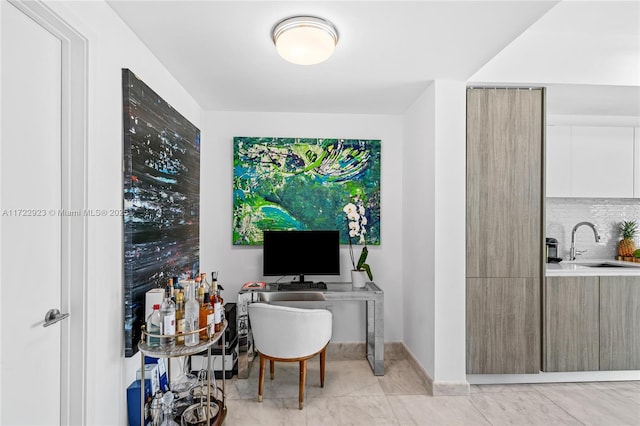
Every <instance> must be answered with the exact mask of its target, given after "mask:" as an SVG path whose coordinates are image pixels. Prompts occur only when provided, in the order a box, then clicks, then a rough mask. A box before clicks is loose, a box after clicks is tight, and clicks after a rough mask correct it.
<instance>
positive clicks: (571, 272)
mask: <svg viewBox="0 0 640 426" xmlns="http://www.w3.org/2000/svg"><path fill="white" fill-rule="evenodd" d="M603 263H605V264H607V265H611V266H610V267H596V268H594V267H592V266H587V265H598V264H603ZM616 265H618V266H616ZM604 275H625V276H629V275H638V276H640V263H632V262H623V261H620V260H609V259H582V260H574V261H569V260H563V261H562V262H560V263H547V268H546V276H547V277H570V276H581V277H585V276H604Z"/></svg>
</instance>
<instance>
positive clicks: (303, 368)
mask: <svg viewBox="0 0 640 426" xmlns="http://www.w3.org/2000/svg"><path fill="white" fill-rule="evenodd" d="M306 378H307V360H306V359H303V360H302V361H300V389H299V392H298V408H299V409H300V410H302V407H303V405H304V382H305V381H306Z"/></svg>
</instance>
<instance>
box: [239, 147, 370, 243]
mask: <svg viewBox="0 0 640 426" xmlns="http://www.w3.org/2000/svg"><path fill="white" fill-rule="evenodd" d="M380 145H381V142H380V140H369V139H313V138H308V139H307V138H271V137H235V138H234V151H233V166H234V176H233V244H235V245H259V244H262V231H263V230H267V229H269V230H279V229H300V230H324V229H338V230H340V242H341V243H342V244H347V243H348V241H349V224H348V221H347V217H346V215H345V212H346V210H345V208H346V209H349V207H350V206H358V211H359V212H360V214H361V215H362V216H363V217H364V218H366V219H365V221H364V223H365V224H366V234H365V235H364V239H362V238H359V239H358V240H355V241H354V243H360V244H362V243H366V244H370V245H377V244H380ZM361 223H362V221H361Z"/></svg>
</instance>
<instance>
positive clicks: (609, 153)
mask: <svg viewBox="0 0 640 426" xmlns="http://www.w3.org/2000/svg"><path fill="white" fill-rule="evenodd" d="M546 142H547V144H546V145H547V155H546V191H547V193H546V195H547V197H583V198H633V197H634V191H635V193H640V187H639V188H636V185H635V180H637V176H638V174H639V173H640V170H638V166H640V164H638V163H639V162H638V161H637V160H636V158H635V157H636V155H638V154H640V153H637V152H636V151H637V149H636V147H637V145H638V144H637V143H634V129H633V128H632V127H603V126H600V127H597V126H548V127H547V140H546ZM636 195H637V194H636Z"/></svg>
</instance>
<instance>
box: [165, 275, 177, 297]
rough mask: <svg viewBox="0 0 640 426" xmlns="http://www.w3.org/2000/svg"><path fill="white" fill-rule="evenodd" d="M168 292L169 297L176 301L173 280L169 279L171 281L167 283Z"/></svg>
mask: <svg viewBox="0 0 640 426" xmlns="http://www.w3.org/2000/svg"><path fill="white" fill-rule="evenodd" d="M167 290H168V291H169V297H171V298H172V299H173V300H176V299H175V296H176V294H175V291H174V288H173V278H169V281H168V282H167Z"/></svg>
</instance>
